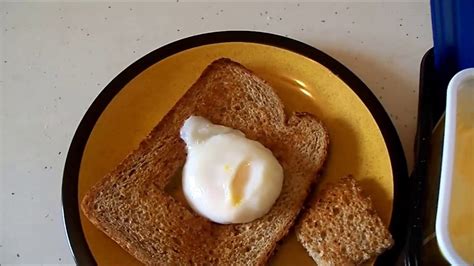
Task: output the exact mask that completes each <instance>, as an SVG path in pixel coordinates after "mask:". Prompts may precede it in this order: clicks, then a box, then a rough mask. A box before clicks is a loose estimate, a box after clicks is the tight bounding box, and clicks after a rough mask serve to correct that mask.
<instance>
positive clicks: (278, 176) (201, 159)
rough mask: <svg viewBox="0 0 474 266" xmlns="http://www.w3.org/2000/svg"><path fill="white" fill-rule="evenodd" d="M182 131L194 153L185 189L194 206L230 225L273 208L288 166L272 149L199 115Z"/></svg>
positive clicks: (189, 157)
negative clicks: (281, 161) (279, 160)
mask: <svg viewBox="0 0 474 266" xmlns="http://www.w3.org/2000/svg"><path fill="white" fill-rule="evenodd" d="M180 135H181V138H182V139H183V140H184V142H185V143H186V147H187V153H188V154H187V159H186V163H185V165H184V168H183V175H182V184H183V192H184V196H185V198H186V200H187V202H188V204H189V205H190V206H191V208H192V209H193V210H194V211H196V212H197V213H198V214H200V215H202V216H204V217H206V218H208V219H209V220H211V221H213V222H216V223H220V224H230V223H246V222H251V221H253V220H255V219H258V218H260V217H262V216H263V215H265V214H266V213H267V212H268V211H269V210H270V209H271V207H272V206H273V204H274V203H275V201H276V200H277V198H278V196H279V195H280V192H281V189H282V185H283V168H282V167H281V165H280V163H279V162H278V160H277V159H276V158H275V156H274V155H273V153H272V152H271V151H270V150H269V149H267V148H266V147H264V146H263V145H262V144H261V143H260V142H257V141H254V140H250V139H247V138H246V137H245V134H244V133H242V132H241V131H239V130H235V129H232V128H229V127H225V126H221V125H215V124H213V123H211V122H210V121H208V120H207V119H205V118H203V117H199V116H190V117H189V118H188V119H187V120H186V121H185V122H184V125H183V127H182V128H181V132H180Z"/></svg>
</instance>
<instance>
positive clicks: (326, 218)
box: [296, 176, 394, 265]
mask: <svg viewBox="0 0 474 266" xmlns="http://www.w3.org/2000/svg"><path fill="white" fill-rule="evenodd" d="M296 236H297V238H298V241H299V242H300V243H301V244H302V245H303V246H304V248H305V249H306V250H307V252H308V253H309V255H310V256H311V257H312V258H313V259H314V261H315V262H316V263H317V264H318V265H358V264H361V263H363V262H365V261H367V260H369V259H371V258H374V257H376V256H378V255H379V254H381V253H382V252H384V251H385V250H387V249H389V248H390V247H391V246H392V245H393V243H394V241H393V239H392V236H391V234H390V232H389V231H388V229H387V228H386V227H385V225H384V224H383V222H382V220H381V219H380V217H379V216H378V215H377V213H376V211H375V210H374V208H373V206H372V201H371V199H370V198H369V197H366V196H364V195H363V194H362V189H361V187H360V186H359V184H358V183H357V181H356V180H355V179H354V178H353V177H352V176H345V177H342V178H341V179H340V180H339V181H338V182H337V183H334V184H330V185H328V186H326V187H325V188H324V189H323V191H321V192H320V193H319V195H318V196H317V198H316V200H315V201H313V202H312V203H311V206H309V209H308V210H307V211H306V212H305V213H304V214H303V216H302V219H301V221H300V222H299V224H298V225H297V227H296Z"/></svg>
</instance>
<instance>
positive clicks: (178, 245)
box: [81, 59, 329, 265]
mask: <svg viewBox="0 0 474 266" xmlns="http://www.w3.org/2000/svg"><path fill="white" fill-rule="evenodd" d="M190 115H200V116H203V117H205V118H207V119H209V120H210V121H212V122H213V123H217V124H221V125H225V126H229V127H232V128H236V129H239V130H241V131H243V132H244V133H245V134H246V135H247V137H248V138H250V139H254V140H257V141H260V142H261V143H262V144H263V145H265V146H266V147H268V148H269V149H270V150H272V152H273V153H274V154H275V156H276V158H277V159H278V160H279V162H280V163H281V165H282V166H283V169H284V175H285V178H284V183H283V189H282V192H281V194H280V197H279V198H278V200H277V202H276V203H275V205H274V206H273V207H272V209H271V210H270V212H269V213H268V214H266V215H265V216H264V217H262V218H260V219H257V220H255V221H253V222H250V223H246V224H238V225H218V224H215V223H212V222H210V221H208V220H207V219H205V218H203V217H200V216H198V215H197V214H195V213H194V212H192V211H190V210H189V209H188V208H187V207H186V206H185V204H183V203H182V202H180V201H179V200H176V199H175V198H174V197H172V196H171V195H169V194H168V193H166V192H165V187H166V185H167V184H168V183H169V182H170V179H171V177H173V176H175V175H176V173H178V171H180V169H181V167H182V166H183V165H184V162H185V158H186V151H185V145H184V143H183V141H182V140H181V139H180V137H179V129H180V128H181V126H182V125H183V122H184V120H185V119H186V118H188V117H189V116H190ZM328 144H329V137H328V134H327V131H326V130H325V128H324V126H323V124H322V123H321V122H319V121H318V120H316V119H315V118H314V117H313V116H312V115H310V114H306V113H295V114H292V115H290V116H289V117H287V116H286V115H285V113H284V106H283V104H282V102H281V100H280V99H279V98H278V96H277V95H276V94H275V92H274V91H273V89H272V88H271V87H270V85H269V84H268V83H266V82H265V81H264V80H262V79H260V78H259V77H257V76H256V75H255V74H254V73H252V72H251V71H250V70H248V69H246V68H245V67H243V66H242V65H240V64H238V63H235V62H233V61H231V60H229V59H219V60H217V61H215V62H213V63H212V64H211V65H209V66H208V67H207V68H206V69H205V71H204V72H203V73H202V75H201V77H200V78H199V79H198V80H197V81H196V83H195V84H194V85H193V86H192V87H191V88H190V89H189V90H188V91H187V92H186V93H185V95H184V96H183V97H182V98H181V99H180V100H179V101H178V103H177V104H176V105H175V106H174V107H173V108H172V110H171V111H170V112H169V113H168V114H167V115H166V116H165V117H164V118H163V119H162V121H161V122H160V123H159V124H158V125H157V126H156V127H155V128H154V129H153V130H152V132H151V133H150V134H149V136H148V137H147V138H146V139H145V140H143V141H142V142H141V143H140V145H139V147H138V149H137V150H135V151H133V152H132V153H131V154H130V155H128V156H127V157H126V158H125V159H124V160H123V161H122V162H121V163H120V165H118V166H117V168H116V169H115V170H113V171H112V172H111V173H109V174H108V175H106V176H105V177H104V178H103V179H101V180H100V181H99V182H98V183H97V184H96V185H94V186H93V187H92V188H91V189H90V190H89V191H88V192H87V194H86V195H85V196H84V198H83V200H82V204H81V206H82V210H83V212H84V214H85V216H86V217H87V218H88V219H89V220H90V221H91V222H92V223H93V224H94V225H96V226H97V227H98V228H99V229H100V230H102V231H103V232H104V233H105V234H107V235H108V236H109V237H110V238H112V239H113V240H115V241H116V242H117V243H118V244H119V245H120V246H122V247H123V248H124V249H125V250H127V251H128V252H129V253H130V254H132V255H133V256H135V257H136V258H137V259H138V260H140V261H141V262H143V263H145V264H153V265H168V264H173V265H183V264H200V265H202V264H219V265H230V264H232V265H261V264H264V263H265V262H266V261H267V260H268V258H269V257H270V256H271V254H272V252H273V250H274V249H275V247H276V245H277V242H278V241H279V240H281V239H282V238H283V237H284V236H285V235H286V234H287V233H288V230H289V229H290V227H291V226H292V225H293V223H294V220H295V218H296V216H297V215H298V213H299V211H300V209H301V208H302V206H303V203H304V200H305V198H306V196H307V195H308V193H309V190H310V187H311V183H313V182H314V181H315V179H316V174H317V172H318V171H319V170H320V169H321V167H322V165H323V162H324V160H325V158H326V155H327V149H328ZM111 256H113V254H111Z"/></svg>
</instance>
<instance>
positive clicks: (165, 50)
mask: <svg viewBox="0 0 474 266" xmlns="http://www.w3.org/2000/svg"><path fill="white" fill-rule="evenodd" d="M221 57H228V58H231V59H232V60H235V61H237V62H240V63H241V64H243V65H244V66H246V67H247V68H249V69H251V70H253V71H254V72H255V73H256V74H257V75H259V76H261V77H262V78H264V79H266V80H267V81H268V82H269V83H270V84H271V85H273V87H274V88H275V90H276V92H277V94H278V95H279V96H280V97H281V99H282V100H283V102H284V104H285V107H286V109H287V110H286V111H288V112H291V111H304V112H310V113H312V114H314V115H315V116H317V117H318V118H319V119H321V120H322V121H323V122H324V123H325V125H326V126H327V128H328V131H329V135H330V139H331V144H330V150H329V157H328V158H327V161H326V166H325V169H324V172H323V174H322V176H321V182H322V183H325V182H328V181H331V180H336V179H337V178H339V177H341V176H343V175H347V174H353V175H354V176H355V177H356V178H358V179H359V180H360V181H361V184H362V186H363V188H364V190H365V191H366V193H367V194H369V195H371V196H372V198H373V201H374V205H375V208H376V210H377V212H378V213H379V214H380V216H381V217H382V220H383V221H384V222H385V223H386V224H387V225H390V229H391V231H392V233H393V235H394V237H395V241H396V243H397V245H396V246H395V248H393V249H392V250H391V251H389V252H386V253H384V255H382V256H380V257H379V259H378V261H381V262H383V261H385V262H388V261H393V260H394V259H395V257H396V256H397V254H398V251H399V250H400V246H401V244H402V242H403V231H402V229H401V227H400V225H401V220H400V219H401V218H402V217H404V214H403V213H400V211H401V209H402V204H401V201H399V198H400V196H401V194H402V193H403V192H402V191H401V190H402V189H404V188H405V185H404V182H405V181H406V179H407V169H406V164H405V158H404V155H403V151H402V148H401V145H400V141H399V139H398V136H397V134H396V131H395V128H394V127H393V125H392V124H391V122H390V119H389V118H388V116H387V114H386V113H385V111H384V110H383V108H382V106H381V105H380V103H379V102H378V101H377V99H376V97H375V96H374V95H373V94H372V93H371V92H370V90H369V89H368V88H367V87H366V86H365V85H364V84H363V83H362V82H361V81H360V80H359V79H358V78H357V77H356V76H355V75H354V74H352V73H351V72H350V71H349V70H348V69H347V68H345V67H344V66H343V65H341V64H340V63H338V62H337V61H336V60H334V59H332V58H331V57H329V56H328V55H326V54H324V53H322V52H320V51H319V50H317V49H315V48H312V47H310V46H308V45H305V44H303V43H301V42H298V41H295V40H291V39H288V38H285V37H281V36H277V35H271V34H267V33H257V32H240V31H239V32H217V33H208V34H203V35H198V36H194V37H190V38H186V39H183V40H180V41H177V42H174V43H171V44H169V45H166V46H164V47H162V48H159V49H157V50H155V51H153V52H151V53H149V54H148V55H146V56H144V57H143V58H141V59H139V60H138V61H137V62H135V63H133V64H132V65H131V66H129V67H128V68H127V69H125V70H124V71H123V72H122V73H120V74H119V75H118V76H117V77H116V78H115V79H114V80H112V82H111V83H110V84H109V85H107V87H106V88H105V89H104V90H103V91H102V92H101V93H100V95H99V96H98V97H97V99H96V100H95V101H94V102H93V103H92V105H91V107H90V108H89V110H88V111H87V113H86V115H85V116H84V118H83V119H82V121H81V123H80V125H79V127H78V129H77V131H76V134H75V136H74V139H73V141H72V144H71V147H70V149H69V153H68V156H67V160H66V166H65V170H64V179H63V205H64V219H65V223H66V229H67V233H68V237H69V242H70V245H71V248H72V251H73V253H74V256H75V259H76V262H77V263H78V264H80V265H89V264H94V263H97V264H99V265H136V264H138V262H137V261H136V260H135V259H134V258H133V257H131V256H130V255H128V254H127V253H126V252H125V251H124V250H122V249H121V248H120V247H119V246H118V245H117V244H115V243H114V242H113V241H112V240H110V239H109V238H108V237H107V236H106V235H105V234H103V233H102V232H100V231H99V230H97V229H96V228H95V227H94V226H93V225H92V224H90V223H89V222H88V220H87V219H86V218H85V217H84V216H83V215H82V213H81V212H80V210H79V202H80V200H81V199H82V197H83V195H84V194H85V192H86V191H87V190H88V189H89V188H90V187H91V186H92V185H93V184H95V183H96V182H97V181H98V180H99V179H100V178H102V177H103V176H104V175H105V174H106V173H107V172H109V171H111V170H112V169H113V168H114V167H115V166H116V165H117V164H118V163H119V162H120V161H121V160H122V159H123V158H125V156H126V155H127V154H128V153H130V152H131V151H132V150H133V149H135V148H136V147H137V146H138V144H139V142H140V141H141V140H142V139H143V138H144V137H145V136H146V135H147V134H148V133H149V132H150V131H151V130H152V128H153V127H154V126H155V125H156V124H157V123H158V122H160V119H161V118H162V117H163V116H164V115H165V114H166V113H167V112H168V111H169V110H170V109H171V107H172V106H173V105H174V104H175V103H176V102H177V101H178V99H179V98H180V97H181V96H182V95H183V94H184V93H185V92H186V90H187V89H188V88H189V87H190V86H191V85H192V84H193V82H194V81H196V79H197V78H198V77H199V75H200V74H201V72H202V71H203V70H204V68H205V67H206V66H207V65H208V64H210V63H211V62H212V61H213V60H215V59H217V58H221ZM270 264H273V265H290V264H291V265H312V264H313V262H312V260H311V259H310V257H309V256H308V255H307V254H306V252H305V250H304V249H303V248H302V247H301V246H300V245H299V243H298V242H297V241H296V238H295V237H294V234H293V233H290V234H289V236H288V237H287V238H285V239H284V240H283V241H282V243H281V245H280V246H279V248H278V251H277V252H276V253H275V255H274V256H273V258H272V260H271V261H270Z"/></svg>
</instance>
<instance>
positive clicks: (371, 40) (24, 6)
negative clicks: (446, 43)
mask: <svg viewBox="0 0 474 266" xmlns="http://www.w3.org/2000/svg"><path fill="white" fill-rule="evenodd" d="M229 29H234V30H235V29H245V30H258V31H266V32H272V33H277V34H280V35H285V36H289V37H291V38H295V39H297V40H301V41H303V42H306V43H308V44H310V45H312V46H314V47H317V48H318V49H320V50H322V51H324V52H326V53H328V54H330V55H331V56H333V57H335V58H336V59H338V60H339V61H341V62H342V63H343V64H345V65H346V66H347V67H349V68H350V69H351V70H352V71H353V72H355V73H356V74H357V75H358V76H359V77H360V78H361V79H362V80H363V81H364V82H365V83H366V84H367V85H368V87H369V88H370V89H371V90H372V91H373V92H374V93H375V94H376V95H377V97H378V98H379V99H380V101H381V102H382V104H383V106H384V107H385V109H386V110H387V112H388V113H389V114H390V116H391V118H392V121H393V122H394V124H395V126H396V128H397V130H398V132H399V135H400V138H401V140H402V142H403V145H404V149H405V153H406V156H407V159H408V163H409V167H410V168H411V166H412V165H413V162H412V158H413V155H412V150H413V149H412V146H413V139H414V134H415V126H416V110H417V97H418V75H419V64H420V60H421V58H422V56H423V54H424V53H425V52H426V51H427V50H428V49H429V48H430V47H431V46H432V40H431V25H430V13H429V3H428V2H427V1H425V2H387V3H354V2H348V3H344V2H342V3H323V2H304V3H296V2H290V3H273V4H269V3H265V2H257V3H236V2H234V3H219V4H218V3H205V2H204V3H188V2H168V3H166V2H161V3H143V4H132V3H115V2H112V3H35V4H32V3H5V2H2V3H0V31H1V33H0V34H1V40H0V44H1V46H0V48H1V49H0V52H1V55H0V59H1V61H0V89H1V94H0V97H1V98H0V99H1V101H0V108H1V111H0V138H1V142H0V165H1V167H0V171H1V172H0V173H1V176H0V263H1V264H2V265H3V264H27V263H34V264H71V263H73V262H74V261H73V258H72V256H71V253H70V251H69V247H68V244H67V240H66V236H65V233H64V227H63V220H62V216H61V200H60V187H61V180H62V170H63V165H64V161H65V156H66V153H67V150H68V147H69V144H70V141H71V139H72V136H73V133H74V131H75V129H76V127H77V125H78V123H79V121H80V119H81V118H82V116H83V114H84V113H85V111H86V110H87V108H88V106H89V105H90V104H91V103H92V101H93V99H94V98H95V97H96V96H97V95H98V94H99V92H100V91H101V90H102V88H104V86H105V85H106V84H107V83H108V82H109V81H110V80H111V79H112V78H114V77H115V76H116V75H117V74H118V73H119V72H120V71H121V70H123V69H124V68H125V67H127V66H128V65H129V64H131V63H132V62H134V61H135V60H137V59H138V58H140V57H141V56H143V55H145V54H147V53H148V52H150V51H152V50H154V49H156V48H157V47H160V46H162V45H164V44H166V43H169V42H172V41H174V40H177V39H180V38H182V37H186V36H191V35H194V34H197V33H203V32H209V31H217V30H229Z"/></svg>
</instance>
